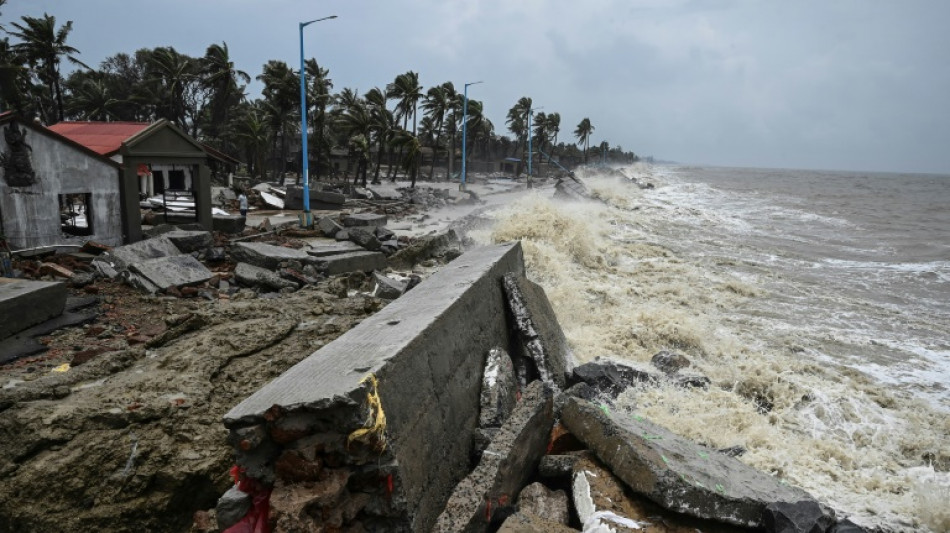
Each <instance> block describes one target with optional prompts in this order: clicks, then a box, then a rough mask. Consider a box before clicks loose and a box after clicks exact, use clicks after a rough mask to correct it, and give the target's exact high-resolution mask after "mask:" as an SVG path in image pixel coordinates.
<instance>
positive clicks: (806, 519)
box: [762, 500, 835, 533]
mask: <svg viewBox="0 0 950 533" xmlns="http://www.w3.org/2000/svg"><path fill="white" fill-rule="evenodd" d="M833 525H835V512H834V511H833V510H831V509H828V508H826V507H823V506H822V505H820V504H819V503H818V502H816V501H814V500H804V501H800V502H776V503H772V504H769V505H768V506H767V507H766V508H765V512H764V513H763V514H762V528H763V529H764V530H765V531H766V533H813V532H822V531H827V530H828V529H829V528H830V527H832V526H833Z"/></svg>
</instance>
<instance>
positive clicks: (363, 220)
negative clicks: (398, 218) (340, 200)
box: [343, 213, 387, 228]
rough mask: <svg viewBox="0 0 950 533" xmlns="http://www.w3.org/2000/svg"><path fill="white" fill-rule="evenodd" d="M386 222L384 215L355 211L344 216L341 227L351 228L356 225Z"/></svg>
mask: <svg viewBox="0 0 950 533" xmlns="http://www.w3.org/2000/svg"><path fill="white" fill-rule="evenodd" d="M386 222H387V218H386V215H377V214H375V213H357V214H355V215H350V216H348V217H346V218H344V219H343V227H345V228H352V227H357V226H385V225H386Z"/></svg>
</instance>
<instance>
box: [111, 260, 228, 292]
mask: <svg viewBox="0 0 950 533" xmlns="http://www.w3.org/2000/svg"><path fill="white" fill-rule="evenodd" d="M130 268H131V270H132V271H133V272H135V273H137V274H139V275H141V276H143V277H145V279H147V280H148V281H149V282H151V283H152V284H153V285H154V286H156V287H158V290H159V291H166V290H168V289H169V288H171V287H187V286H191V285H199V284H201V283H204V282H206V281H208V280H209V279H211V277H212V276H213V275H214V274H212V273H211V271H210V270H208V269H207V268H206V267H205V266H204V265H202V264H201V262H199V261H198V260H197V259H195V258H194V257H192V256H190V255H176V256H172V257H159V258H158V259H151V260H148V261H141V262H138V263H133V264H132V266H131V267H130Z"/></svg>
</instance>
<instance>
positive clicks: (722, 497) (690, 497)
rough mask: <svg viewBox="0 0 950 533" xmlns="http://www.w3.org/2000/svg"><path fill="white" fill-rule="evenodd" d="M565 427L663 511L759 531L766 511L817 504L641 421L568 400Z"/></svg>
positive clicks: (792, 489) (803, 494)
mask: <svg viewBox="0 0 950 533" xmlns="http://www.w3.org/2000/svg"><path fill="white" fill-rule="evenodd" d="M561 422H562V423H563V424H564V425H565V426H566V427H567V428H568V429H569V430H570V431H571V433H573V434H574V435H575V436H577V438H579V439H580V440H581V441H583V442H584V443H585V444H587V445H588V446H589V447H590V449H591V450H592V451H593V452H594V453H595V454H597V457H598V458H600V459H601V460H602V461H603V462H604V463H605V464H607V466H609V467H610V469H611V470H612V471H613V472H614V473H615V474H616V475H617V476H618V477H619V478H620V479H622V480H623V481H624V483H626V484H627V486H629V487H630V488H631V489H633V490H634V491H635V492H637V493H640V494H643V495H644V496H646V497H647V498H649V499H650V500H653V501H654V502H656V503H658V504H660V505H662V506H663V507H665V508H667V509H670V510H673V511H676V512H680V513H684V514H687V515H691V516H695V517H698V518H703V519H709V520H719V521H723V522H727V523H730V524H735V525H738V526H742V527H758V526H759V525H760V521H761V518H762V513H763V511H764V510H765V508H766V506H768V505H769V504H772V503H776V502H797V501H802V500H813V499H814V498H812V497H811V496H810V495H809V494H808V493H807V492H805V491H803V490H801V489H798V488H795V487H791V486H789V485H785V484H783V483H780V482H779V480H777V479H775V478H774V477H772V476H769V475H766V474H763V473H762V472H759V471H758V470H756V469H754V468H752V467H751V466H748V465H746V464H744V463H741V462H739V461H738V460H736V459H734V458H732V457H727V456H725V455H723V454H721V453H719V452H717V451H715V450H712V449H709V448H706V447H704V446H700V445H699V444H696V443H694V442H692V441H689V440H687V439H684V438H682V437H680V436H678V435H675V434H674V433H672V432H670V431H669V430H667V429H665V428H663V427H661V426H658V425H656V424H653V423H651V422H649V421H647V420H644V419H642V418H639V417H635V416H630V415H625V416H620V415H619V414H618V413H617V412H616V411H610V414H608V413H607V412H606V410H602V409H601V408H600V407H598V406H597V405H595V404H593V403H591V402H589V401H586V400H581V399H578V398H570V399H569V400H568V401H567V403H566V404H565V406H564V409H563V410H562V412H561Z"/></svg>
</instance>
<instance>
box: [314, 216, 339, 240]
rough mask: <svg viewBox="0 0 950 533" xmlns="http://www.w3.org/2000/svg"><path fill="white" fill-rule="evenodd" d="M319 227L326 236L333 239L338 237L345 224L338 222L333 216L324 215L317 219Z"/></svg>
mask: <svg viewBox="0 0 950 533" xmlns="http://www.w3.org/2000/svg"><path fill="white" fill-rule="evenodd" d="M317 228H319V229H320V231H322V232H323V234H324V235H325V236H327V237H330V238H331V239H332V238H334V237H336V234H337V233H340V232H341V231H343V226H341V225H340V224H338V223H337V221H336V220H334V219H333V218H331V217H323V218H321V219H320V220H319V221H317Z"/></svg>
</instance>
